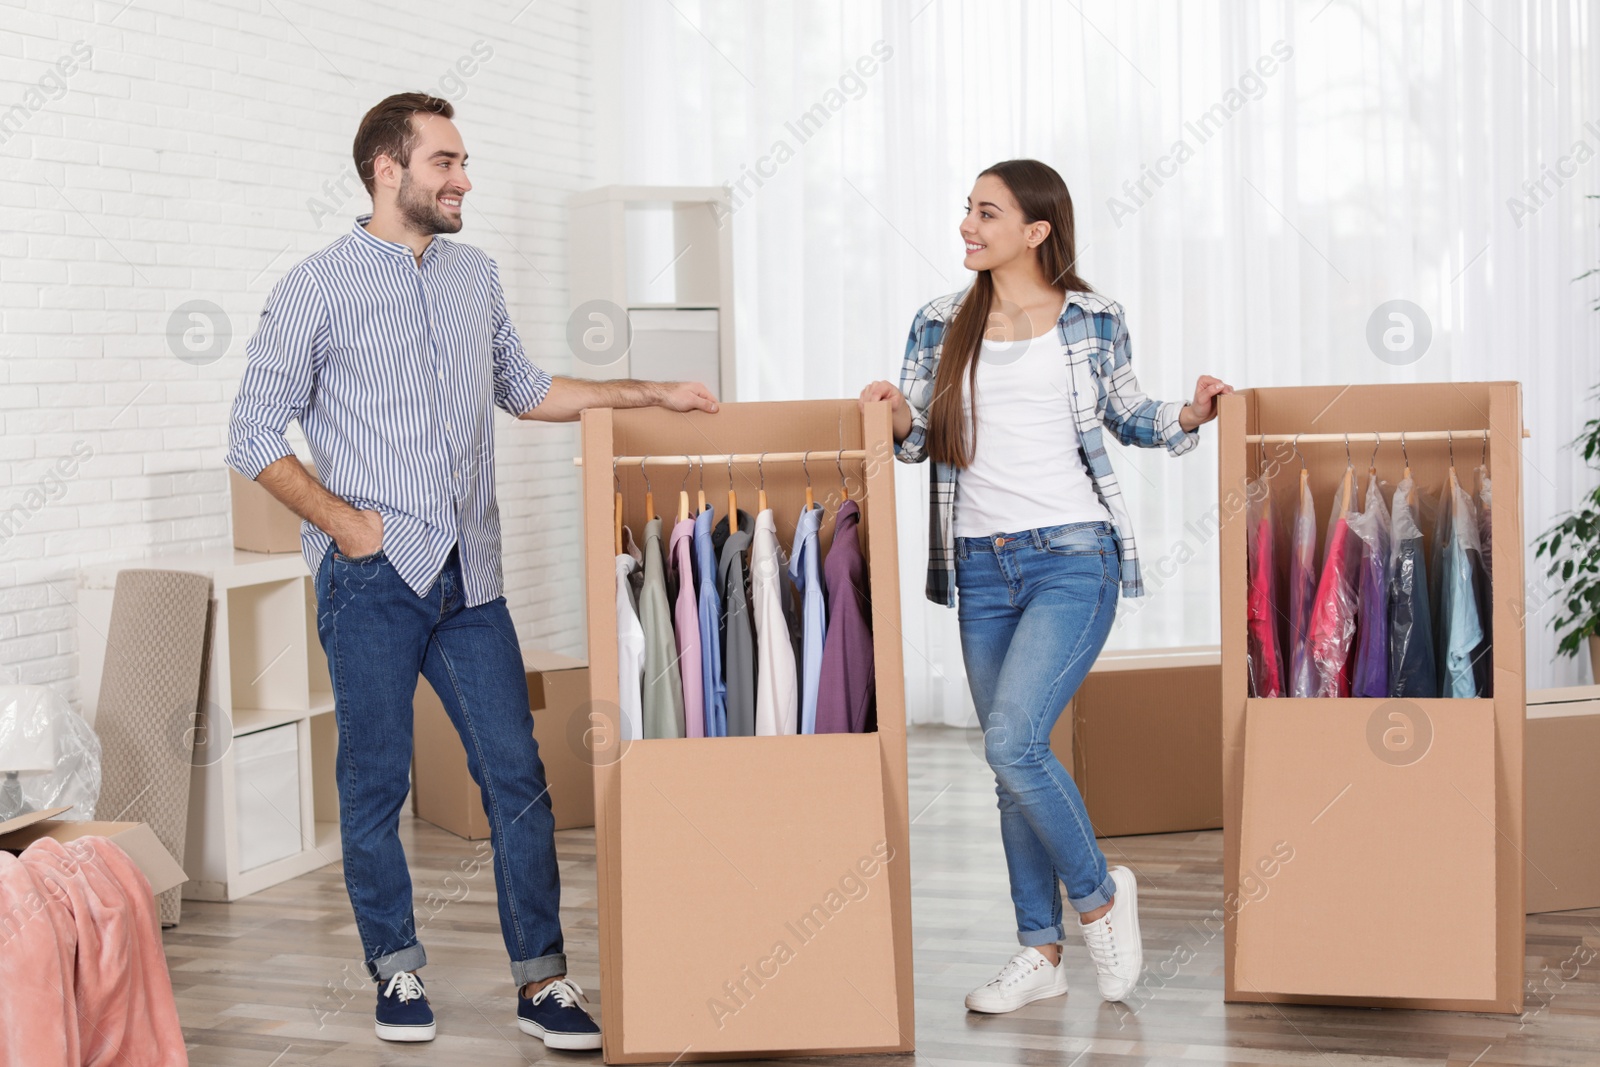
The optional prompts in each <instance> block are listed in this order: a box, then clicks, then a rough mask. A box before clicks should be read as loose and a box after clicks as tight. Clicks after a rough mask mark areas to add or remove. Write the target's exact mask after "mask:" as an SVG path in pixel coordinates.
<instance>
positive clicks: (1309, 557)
mask: <svg viewBox="0 0 1600 1067" xmlns="http://www.w3.org/2000/svg"><path fill="white" fill-rule="evenodd" d="M1316 595H1317V518H1316V513H1315V511H1314V509H1313V505H1312V502H1311V485H1310V484H1309V482H1308V481H1307V479H1306V475H1305V472H1304V471H1302V472H1301V474H1300V499H1299V500H1298V501H1296V502H1295V512H1294V527H1293V528H1292V529H1291V530H1290V531H1289V694H1290V695H1291V696H1297V697H1308V696H1311V695H1312V691H1313V690H1314V689H1315V688H1316V687H1315V685H1314V683H1313V679H1312V669H1311V654H1310V650H1309V648H1308V647H1307V638H1308V637H1309V636H1310V632H1311V606H1312V603H1313V601H1314V600H1315V599H1316Z"/></svg>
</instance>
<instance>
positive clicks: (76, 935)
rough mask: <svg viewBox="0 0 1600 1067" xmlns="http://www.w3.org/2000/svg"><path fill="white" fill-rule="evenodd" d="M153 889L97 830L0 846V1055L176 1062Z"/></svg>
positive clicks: (11, 1064)
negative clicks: (18, 846)
mask: <svg viewBox="0 0 1600 1067" xmlns="http://www.w3.org/2000/svg"><path fill="white" fill-rule="evenodd" d="M188 1062H189V1054H188V1051H187V1050H186V1049H185V1048H184V1044H183V1032H182V1030H181V1029H180V1028H179V1026H178V1009H177V1006H176V1005H175V1004H174V1003H173V999H172V980H171V978H170V977H169V976H168V974H167V959H166V956H165V954H164V953H163V952H162V949H161V932H160V928H159V926H158V925H157V922H156V915H155V899H154V897H153V896H152V895H151V893H150V883H149V882H148V881H147V880H146V879H145V876H144V874H143V873H142V872H141V871H140V870H139V868H138V867H137V866H135V865H134V862H133V861H132V860H131V859H129V858H128V855H127V853H125V852H123V851H122V850H121V849H120V848H118V847H117V846H116V845H114V844H112V843H111V842H110V841H108V840H106V839H105V838H103V837H82V838H79V839H77V840H75V841H70V842H68V843H66V844H64V845H63V844H62V843H61V842H59V841H55V840H53V839H51V838H43V839H41V840H38V841H35V842H34V843H33V844H32V845H30V846H29V847H28V848H27V850H26V851H24V852H23V853H22V855H21V856H20V857H17V856H12V855H11V854H9V853H5V852H0V1067H175V1065H187V1064H188Z"/></svg>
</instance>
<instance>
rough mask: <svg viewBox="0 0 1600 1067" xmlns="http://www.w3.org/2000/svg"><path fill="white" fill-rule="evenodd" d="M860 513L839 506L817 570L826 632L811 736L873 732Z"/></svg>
mask: <svg viewBox="0 0 1600 1067" xmlns="http://www.w3.org/2000/svg"><path fill="white" fill-rule="evenodd" d="M860 520H861V509H860V507H859V506H858V505H857V504H856V502H855V501H854V500H846V501H845V502H844V503H842V504H840V505H839V513H838V515H836V516H835V517H834V520H833V543H832V544H831V545H829V546H828V561H827V563H826V564H824V566H823V570H824V571H825V572H826V575H827V580H828V632H827V638H826V641H825V643H824V645H823V649H822V677H821V684H820V686H819V688H818V690H817V720H816V732H817V733H819V734H837V733H852V734H859V733H864V732H867V731H870V730H875V729H876V728H877V715H876V711H877V678H876V673H875V668H874V666H873V654H872V621H871V620H872V600H871V587H870V585H869V584H868V578H867V561H866V560H865V559H864V558H863V557H862V555H861V540H860Z"/></svg>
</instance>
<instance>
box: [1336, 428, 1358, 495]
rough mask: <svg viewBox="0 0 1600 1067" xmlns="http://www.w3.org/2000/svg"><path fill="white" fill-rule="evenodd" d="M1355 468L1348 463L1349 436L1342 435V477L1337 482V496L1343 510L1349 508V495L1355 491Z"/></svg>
mask: <svg viewBox="0 0 1600 1067" xmlns="http://www.w3.org/2000/svg"><path fill="white" fill-rule="evenodd" d="M1355 480H1356V468H1355V464H1353V463H1352V462H1351V461H1350V435H1349V434H1345V435H1344V477H1343V478H1341V479H1340V480H1339V495H1340V497H1342V498H1343V500H1344V510H1345V511H1347V512H1348V511H1350V510H1352V509H1351V507H1350V494H1351V493H1352V492H1354V490H1355Z"/></svg>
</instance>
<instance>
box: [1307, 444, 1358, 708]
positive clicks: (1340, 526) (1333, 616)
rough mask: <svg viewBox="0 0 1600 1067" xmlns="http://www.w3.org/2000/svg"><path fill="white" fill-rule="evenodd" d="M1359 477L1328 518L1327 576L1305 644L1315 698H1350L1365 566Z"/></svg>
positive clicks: (1346, 483) (1344, 488)
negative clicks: (1358, 522) (1359, 533)
mask: <svg viewBox="0 0 1600 1067" xmlns="http://www.w3.org/2000/svg"><path fill="white" fill-rule="evenodd" d="M1354 485H1355V479H1354V477H1353V472H1347V474H1346V477H1345V479H1344V480H1343V482H1342V483H1341V484H1340V486H1339V492H1338V495H1337V496H1336V497H1335V498H1334V502H1333V510H1332V512H1331V513H1330V516H1329V521H1328V544H1327V550H1326V551H1325V552H1324V553H1323V557H1322V576H1321V578H1320V579H1319V581H1318V582H1317V592H1316V596H1315V599H1314V601H1313V604H1312V609H1311V624H1310V630H1309V632H1308V634H1307V637H1306V644H1307V646H1308V651H1309V657H1308V658H1309V659H1310V660H1311V673H1312V679H1313V681H1312V693H1311V695H1312V696H1318V697H1347V696H1349V695H1350V676H1351V672H1352V668H1353V666H1354V661H1353V659H1352V657H1351V655H1350V650H1351V648H1352V646H1354V644H1355V636H1356V613H1357V599H1356V575H1357V572H1358V569H1359V567H1360V565H1361V540H1360V538H1358V537H1356V536H1355V535H1353V534H1352V533H1351V532H1350V519H1351V517H1352V515H1351V506H1352V505H1353V504H1354V501H1355V491H1354V488H1353V487H1354Z"/></svg>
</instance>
